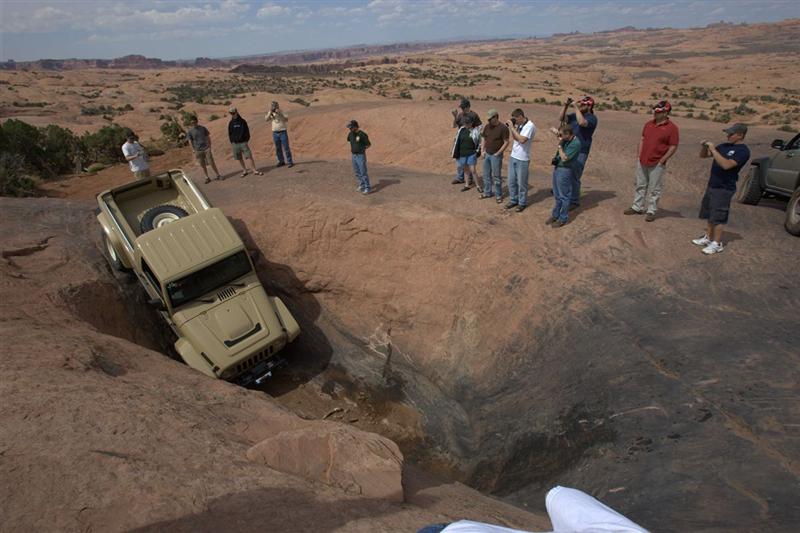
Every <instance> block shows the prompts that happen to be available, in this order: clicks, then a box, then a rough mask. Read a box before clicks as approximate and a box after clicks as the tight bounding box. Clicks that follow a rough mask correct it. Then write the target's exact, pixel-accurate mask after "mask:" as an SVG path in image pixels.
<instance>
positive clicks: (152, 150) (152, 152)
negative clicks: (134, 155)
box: [144, 144, 164, 157]
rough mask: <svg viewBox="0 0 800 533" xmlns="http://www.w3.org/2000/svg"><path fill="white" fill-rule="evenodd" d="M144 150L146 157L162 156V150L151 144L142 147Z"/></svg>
mask: <svg viewBox="0 0 800 533" xmlns="http://www.w3.org/2000/svg"><path fill="white" fill-rule="evenodd" d="M144 149H145V151H146V152H147V155H149V156H151V157H158V156H160V155H164V150H162V149H161V148H158V147H156V146H155V145H152V144H148V145H147V146H145V147H144Z"/></svg>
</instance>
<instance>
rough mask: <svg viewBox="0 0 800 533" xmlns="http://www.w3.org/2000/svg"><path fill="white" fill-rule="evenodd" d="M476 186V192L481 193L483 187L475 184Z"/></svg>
mask: <svg viewBox="0 0 800 533" xmlns="http://www.w3.org/2000/svg"><path fill="white" fill-rule="evenodd" d="M477 188H478V192H479V193H481V194H483V187H481V186H480V185H478V186H477Z"/></svg>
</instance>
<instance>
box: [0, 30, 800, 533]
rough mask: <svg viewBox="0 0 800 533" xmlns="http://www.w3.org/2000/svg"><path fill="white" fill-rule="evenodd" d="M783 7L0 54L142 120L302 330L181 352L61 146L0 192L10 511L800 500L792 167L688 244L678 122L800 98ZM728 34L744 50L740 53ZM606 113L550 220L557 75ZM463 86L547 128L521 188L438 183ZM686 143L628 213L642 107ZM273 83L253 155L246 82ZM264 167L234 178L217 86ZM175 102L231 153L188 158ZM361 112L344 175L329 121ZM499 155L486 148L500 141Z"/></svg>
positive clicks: (685, 515)
mask: <svg viewBox="0 0 800 533" xmlns="http://www.w3.org/2000/svg"><path fill="white" fill-rule="evenodd" d="M798 42H800V20H798V19H791V20H786V21H783V22H779V23H770V24H749V25H732V24H725V23H721V24H714V25H711V26H708V27H704V28H695V29H649V30H639V29H635V28H622V29H620V30H615V31H608V32H600V33H593V34H578V33H576V34H565V35H555V36H553V37H549V38H539V39H526V40H497V41H473V42H455V43H436V44H430V45H414V46H410V45H406V46H400V45H398V46H395V47H392V46H381V47H359V48H353V49H345V50H342V51H338V52H335V53H334V52H332V51H325V52H319V53H313V54H312V53H307V54H299V53H291V54H288V53H287V54H284V55H280V54H276V55H271V56H266V57H262V58H258V57H254V58H247V60H246V61H243V62H242V61H241V60H213V59H205V60H203V61H198V62H195V63H192V62H185V63H174V62H172V63H167V64H164V63H163V62H160V61H156V60H154V59H152V58H150V59H147V58H139V57H135V56H131V57H128V58H121V59H120V60H116V61H110V62H103V63H101V64H98V63H93V64H88V63H87V62H86V61H78V60H75V61H70V60H59V61H32V62H27V63H26V62H18V63H13V64H12V63H5V64H3V65H2V67H3V68H2V70H0V119H2V120H3V121H4V122H6V123H7V122H8V121H10V120H18V121H22V122H24V123H26V124H29V125H32V126H35V127H42V128H44V127H46V126H48V125H53V124H55V125H58V126H60V127H61V128H66V129H69V130H70V131H71V132H73V133H74V134H75V135H76V136H81V135H92V134H95V133H96V132H98V131H101V130H102V128H113V127H124V128H132V129H133V130H135V131H136V132H137V134H138V135H139V137H140V140H141V141H142V142H143V143H144V144H145V146H146V147H147V148H148V150H150V151H151V153H152V154H157V155H154V156H153V157H152V159H151V165H152V167H153V169H154V171H155V172H163V171H166V170H169V169H172V168H182V169H184V171H185V172H186V173H187V175H189V176H190V177H191V178H192V179H193V180H194V182H195V183H196V184H198V186H199V187H200V188H201V189H202V191H203V192H204V194H205V195H206V196H207V197H208V199H209V200H210V202H211V203H212V204H213V205H215V206H218V207H221V208H222V209H223V210H224V212H225V214H226V215H228V216H229V217H230V219H231V220H232V221H233V223H234V226H235V227H236V228H237V230H238V231H239V233H240V234H241V235H242V237H243V239H244V240H245V242H246V243H247V244H248V246H249V247H251V248H253V249H257V250H258V251H259V258H258V260H257V261H256V269H257V271H258V274H259V277H260V278H261V280H262V283H263V285H264V286H265V287H266V288H267V292H268V293H270V294H274V295H279V296H280V297H281V298H282V299H283V300H284V301H285V302H286V304H287V306H288V307H289V309H290V310H291V312H292V313H293V314H294V316H295V317H296V318H297V319H298V322H299V323H300V326H301V330H302V333H301V335H300V338H299V339H298V340H297V341H296V342H295V343H294V344H293V345H292V346H291V347H290V348H289V349H288V353H287V354H286V358H287V360H288V365H287V366H286V367H284V368H282V369H280V370H279V371H278V372H277V373H276V375H275V376H274V377H273V378H272V379H271V380H269V381H268V382H266V383H265V384H263V385H261V386H259V387H255V388H249V389H245V388H242V387H237V386H235V385H233V384H230V383H226V382H222V381H216V380H213V379H210V378H206V377H204V376H202V375H201V374H199V373H197V372H195V371H193V370H192V369H190V368H189V367H187V366H186V365H184V364H182V363H181V362H180V361H177V360H175V359H174V357H172V352H171V347H170V342H171V341H170V338H169V334H168V332H167V331H165V329H166V328H165V327H164V326H163V325H162V324H161V323H160V322H159V321H158V319H157V317H156V314H155V312H154V311H153V309H152V308H150V307H149V306H148V305H147V302H146V301H145V297H144V295H143V294H142V290H141V288H140V287H139V286H138V285H137V284H136V283H134V282H133V281H132V280H131V279H126V278H124V277H120V276H119V275H118V274H115V273H114V272H112V270H111V269H110V268H109V267H108V264H107V262H106V260H105V258H104V257H103V253H102V250H101V243H100V228H99V226H98V224H97V222H96V220H95V214H94V209H95V208H96V207H97V202H96V200H95V196H96V195H97V194H98V193H99V192H100V191H103V190H106V189H109V188H112V187H115V186H118V185H122V184H124V183H127V182H128V181H130V180H131V179H132V175H131V172H130V170H129V168H128V166H127V165H125V164H119V163H117V164H114V163H113V161H108V162H101V161H100V160H89V156H88V155H87V154H85V153H84V154H78V157H77V159H78V161H76V165H77V166H78V167H80V168H79V169H75V170H79V171H76V172H67V173H63V174H62V175H58V176H52V177H49V178H47V179H39V178H38V177H35V176H34V182H35V191H33V194H34V195H33V196H31V197H25V198H11V197H2V198H0V209H2V213H3V215H2V217H0V225H1V226H2V231H3V240H2V245H1V246H0V247H1V248H2V258H3V261H2V262H0V276H1V278H0V279H1V280H2V282H1V283H0V291H2V302H3V303H2V306H1V307H0V328H2V332H3V339H4V341H3V343H2V357H1V358H0V371H1V372H2V374H3V379H2V380H0V398H2V403H3V405H4V406H5V407H6V409H4V412H3V417H2V426H0V427H1V429H0V473H2V479H3V482H2V483H0V495H1V496H2V497H1V498H0V500H1V501H2V503H0V515H2V516H3V519H2V525H0V529H2V530H8V531H30V530H69V531H73V530H83V531H87V530H114V531H118V530H130V529H135V530H138V529H141V530H153V531H156V530H159V531H160V530H179V531H197V530H203V531H212V530H213V531H220V530H237V531H241V530H244V531H264V530H267V531H416V530H417V529H419V528H420V527H422V526H423V525H425V524H431V523H441V522H450V521H454V520H458V519H462V518H469V519H473V520H480V521H484V522H490V523H494V524H498V525H505V526H507V527H515V528H520V529H524V530H530V531H544V530H547V528H548V527H549V526H550V524H549V521H548V518H547V514H546V512H545V508H544V495H545V493H546V492H547V490H548V489H549V488H551V487H553V486H555V485H564V486H570V487H575V488H578V489H580V490H583V491H584V492H587V493H589V494H591V495H593V496H595V497H596V498H598V499H600V500H601V501H603V502H604V503H606V504H607V505H609V506H611V507H612V508H614V509H616V510H618V511H620V512H621V513H623V514H625V515H626V516H628V517H629V518H631V519H632V520H634V521H635V522H637V523H638V524H641V525H642V526H643V527H646V528H647V529H649V530H652V531H764V530H769V531H787V532H788V531H796V530H797V529H798V528H800V506H798V503H797V502H798V501H800V462H799V461H800V441H799V440H798V439H799V438H800V401H798V383H799V382H800V350H798V348H797V347H798V346H800V318H798V316H799V315H798V312H797V310H798V308H799V307H800V284H799V283H798V279H799V278H798V265H800V239H798V238H797V237H794V236H792V235H790V234H789V233H787V232H786V231H785V230H784V228H783V217H784V210H785V208H786V201H785V199H781V198H764V199H763V200H761V202H760V203H759V205H757V206H750V205H742V204H734V206H733V208H732V212H731V220H730V224H729V225H728V226H727V227H726V229H725V240H726V251H725V253H723V254H720V255H718V256H712V257H705V256H703V255H702V254H701V253H700V252H699V250H698V249H697V248H696V247H695V246H693V245H692V244H691V239H692V238H694V237H697V236H698V235H699V234H700V233H702V231H703V228H704V224H703V222H702V221H700V220H697V211H698V208H699V204H700V198H701V196H702V192H703V190H704V188H705V185H706V182H707V179H708V168H709V162H708V160H703V159H700V158H699V157H698V152H699V147H700V142H701V141H702V140H704V139H710V140H712V141H714V142H722V141H723V140H724V135H723V133H722V132H721V129H722V128H724V127H725V126H726V125H729V124H730V123H732V122H745V123H747V124H749V126H750V129H749V132H748V135H747V139H746V143H747V144H748V146H749V147H750V149H751V151H752V153H753V157H760V156H766V155H770V154H771V153H773V152H772V149H771V148H770V143H771V141H773V139H778V138H780V139H783V140H788V139H790V138H792V137H793V136H794V135H795V134H796V133H797V132H798V131H800V130H799V129H798V128H799V127H800V99H799V98H798V97H799V96H800V74H799V73H798V71H797V68H796V60H795V57H796V52H797V43H798ZM731 64H735V66H736V69H735V75H732V74H731V68H730V65H731ZM584 94H589V95H591V96H593V97H594V98H595V100H596V101H597V102H598V105H597V107H596V114H597V116H598V120H599V126H598V130H597V133H596V134H595V137H594V144H593V148H592V153H591V157H590V158H589V162H588V165H587V168H586V172H585V174H584V176H583V182H584V190H583V197H582V205H581V207H580V208H579V209H577V210H576V211H575V212H574V213H573V215H572V216H571V221H570V223H569V224H568V225H567V226H565V227H563V228H559V229H551V228H549V227H547V226H546V225H545V224H544V221H545V219H546V217H547V216H548V214H549V213H550V210H551V208H552V196H551V194H550V188H551V181H550V175H551V173H552V167H551V166H550V159H551V157H552V155H553V153H554V151H555V147H556V140H555V138H554V137H553V136H552V135H550V133H549V132H548V131H547V129H548V128H549V127H551V126H557V125H558V122H559V121H558V115H559V111H560V109H561V104H562V103H563V100H564V98H565V97H566V96H573V97H580V96H582V95H584ZM462 97H467V98H469V99H470V100H471V101H472V108H473V110H475V111H476V112H477V113H478V114H479V115H480V116H481V118H482V119H485V116H486V113H487V111H488V110H489V109H491V108H494V109H497V110H498V111H499V113H500V116H501V117H503V118H504V119H505V118H507V117H508V116H509V115H510V113H511V111H512V110H513V109H515V108H517V107H522V108H523V109H524V110H525V111H526V114H527V116H528V117H530V118H531V119H532V120H533V121H534V123H535V124H536V126H537V128H538V133H537V135H536V137H535V138H534V142H533V148H532V154H533V155H532V162H531V190H530V194H529V201H528V205H529V207H528V209H527V210H526V211H525V212H523V213H514V212H511V211H508V210H505V209H503V208H502V206H499V205H496V204H495V203H494V201H492V200H479V199H478V195H477V194H476V193H475V192H474V190H473V191H468V192H459V190H460V187H456V186H454V185H451V184H450V180H451V179H452V177H453V173H454V163H453V160H452V159H451V158H450V149H451V146H452V142H453V134H454V130H453V128H452V127H451V126H452V124H451V121H452V117H451V115H450V111H451V110H452V109H453V108H454V107H456V105H457V104H458V101H459V99H460V98H462ZM660 99H668V100H670V102H671V103H672V105H673V113H672V120H673V121H674V122H675V123H676V124H678V126H679V127H680V133H681V143H680V147H679V149H678V152H677V154H676V156H675V157H674V158H673V159H672V160H671V161H670V162H669V166H668V168H669V173H668V178H667V184H666V187H665V192H664V195H663V197H662V200H661V204H660V211H659V215H658V217H657V219H656V220H655V221H654V222H652V223H646V222H644V220H643V219H642V217H626V216H624V215H623V213H622V212H623V210H624V209H625V208H626V207H629V206H630V201H631V199H632V195H633V185H634V169H635V161H636V147H637V143H638V141H639V139H640V132H641V128H642V125H643V124H644V123H645V121H646V120H648V119H649V117H650V107H651V106H652V104H653V103H654V102H656V101H658V100H660ZM272 100H277V101H279V102H281V105H282V107H283V108H284V109H285V110H287V113H288V115H289V118H290V121H289V138H290V141H291V147H292V152H293V155H294V160H295V165H294V166H293V167H292V168H287V167H276V166H275V154H274V149H273V145H272V140H271V130H270V127H269V124H267V123H266V122H265V120H264V114H265V113H266V111H267V108H268V106H269V104H270V102H271V101H272ZM230 106H235V107H237V109H238V110H239V113H240V114H241V115H242V116H243V117H244V118H245V119H246V120H247V121H248V123H249V126H250V131H251V134H252V140H251V142H250V146H251V147H252V148H253V151H254V157H255V161H256V164H257V165H258V167H259V168H260V169H261V170H262V171H263V172H264V175H263V176H253V175H250V176H247V177H245V178H241V177H240V176H239V175H240V172H239V166H238V163H237V162H236V161H234V160H233V159H232V156H231V154H230V146H229V144H228V139H227V110H228V108H229V107H230ZM187 114H195V115H196V116H197V117H198V118H199V120H200V124H203V125H205V126H206V127H207V128H208V129H209V131H210V133H211V138H212V140H213V151H214V154H215V157H216V159H217V163H218V164H219V166H220V170H221V171H222V173H223V175H224V176H225V179H224V180H222V181H214V182H212V183H210V184H203V175H202V171H201V170H200V168H199V167H198V166H197V164H196V163H195V162H194V161H193V158H192V153H191V151H190V149H189V148H188V147H187V146H186V145H185V141H184V139H183V137H182V131H183V129H185V127H186V126H185V123H184V119H185V118H186V116H187ZM351 119H357V120H358V121H359V123H360V124H361V127H362V129H363V130H364V131H367V132H368V133H369V136H370V139H371V141H372V145H373V146H372V148H370V150H369V165H370V176H371V179H372V182H373V193H372V194H371V195H369V196H362V195H360V194H357V193H355V192H354V191H353V187H354V181H355V180H354V178H353V175H352V169H351V167H350V162H349V155H350V154H349V145H348V144H347V142H346V135H347V130H346V129H345V124H347V122H348V121H349V120H351ZM503 176H504V178H505V176H506V168H505V166H504V169H503Z"/></svg>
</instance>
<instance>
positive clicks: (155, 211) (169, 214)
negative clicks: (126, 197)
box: [139, 205, 189, 233]
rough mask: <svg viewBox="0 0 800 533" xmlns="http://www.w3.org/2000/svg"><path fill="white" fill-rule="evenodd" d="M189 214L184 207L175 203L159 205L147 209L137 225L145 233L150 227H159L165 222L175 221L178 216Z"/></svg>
mask: <svg viewBox="0 0 800 533" xmlns="http://www.w3.org/2000/svg"><path fill="white" fill-rule="evenodd" d="M185 216H189V213H187V212H186V210H185V209H181V208H180V207H178V206H175V205H159V206H157V207H154V208H152V209H150V210H149V211H147V212H146V213H145V214H144V216H143V217H142V223H141V225H140V226H139V227H140V229H141V230H142V233H147V232H148V231H150V230H151V229H155V228H160V227H161V226H165V225H166V224H170V223H172V222H175V221H176V220H178V219H179V218H183V217H185Z"/></svg>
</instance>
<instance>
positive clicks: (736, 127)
mask: <svg viewBox="0 0 800 533" xmlns="http://www.w3.org/2000/svg"><path fill="white" fill-rule="evenodd" d="M722 131H724V132H725V133H727V134H728V135H731V134H734V133H742V134H745V133H747V124H742V123H741V122H737V123H736V124H733V125H732V126H729V127H727V128H725V129H724V130H722Z"/></svg>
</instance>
